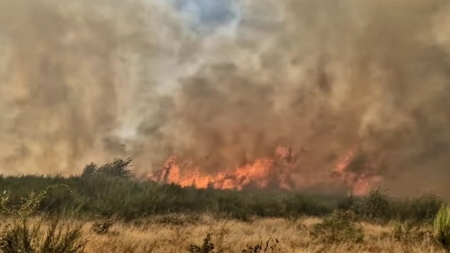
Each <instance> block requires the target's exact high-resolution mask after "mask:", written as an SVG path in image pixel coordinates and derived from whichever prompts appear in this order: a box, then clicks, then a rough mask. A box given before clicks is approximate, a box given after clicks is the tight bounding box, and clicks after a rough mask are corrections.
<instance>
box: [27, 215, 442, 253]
mask: <svg viewBox="0 0 450 253" xmlns="http://www.w3.org/2000/svg"><path fill="white" fill-rule="evenodd" d="M33 222H37V221H36V220H33ZM103 222H104V221H97V222H93V221H89V222H86V223H84V225H83V228H82V231H83V239H86V240H87V241H88V242H87V244H86V248H85V252H87V253H90V252H95V253H113V252H117V253H132V252H133V253H134V252H135V253H137V252H155V253H156V252H158V253H178V252H202V253H203V252H206V253H209V252H283V253H289V252H308V253H309V252H311V253H313V252H411V253H412V252H444V251H442V250H441V249H440V248H439V247H438V246H437V245H436V244H435V243H434V242H433V240H432V238H431V237H430V236H427V234H424V235H423V236H422V237H421V239H417V238H413V237H412V235H410V236H411V237H409V236H407V237H406V238H396V236H395V233H394V232H393V231H394V225H386V226H380V225H372V224H365V223H363V224H362V227H363V230H364V234H365V236H364V239H363V241H362V242H359V243H356V242H334V243H330V242H322V241H321V240H320V238H319V239H318V238H314V237H312V236H311V234H310V231H311V229H312V228H313V226H314V224H317V223H319V222H321V220H320V219H318V218H304V219H295V220H294V219H293V220H289V219H275V218H258V219H255V220H252V221H250V222H242V221H237V220H224V219H220V220H218V219H215V218H214V217H213V216H210V215H201V216H200V217H198V218H197V219H195V220H191V219H190V217H188V216H185V215H179V216H155V217H152V218H147V219H143V220H136V221H133V222H129V223H125V222H121V221H117V222H113V223H112V225H111V224H110V225H111V226H110V227H109V228H107V229H105V228H104V227H103V230H101V229H100V230H99V229H98V227H101V225H103V224H102V223H103ZM69 223H70V224H72V225H74V223H77V222H76V221H69ZM94 228H97V229H94ZM424 229H425V230H428V229H429V228H424ZM207 234H211V241H210V242H211V243H212V244H213V245H214V250H213V251H207V250H205V251H193V250H190V245H191V244H193V245H198V246H200V247H201V246H202V244H203V240H204V239H205V238H206V236H207ZM277 241H278V243H277ZM258 245H261V246H262V249H259V250H258V249H257V247H258ZM266 246H268V247H267V249H266Z"/></svg>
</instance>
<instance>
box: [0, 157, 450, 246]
mask: <svg viewBox="0 0 450 253" xmlns="http://www.w3.org/2000/svg"><path fill="white" fill-rule="evenodd" d="M130 163H131V160H130V159H128V160H121V159H116V160H114V161H113V162H112V163H108V164H105V165H103V166H97V165H95V164H90V165H88V166H86V167H85V169H84V170H83V172H82V174H81V175H79V176H72V177H61V176H15V177H6V176H0V192H3V195H1V198H0V211H1V213H0V253H13V252H33V253H41V252H42V253H44V252H51V253H69V252H70V253H79V252H183V251H184V252H201V253H218V252H246V253H248V252H303V251H297V250H298V249H303V250H306V251H308V252H342V251H347V252H348V251H352V252H362V251H364V252H379V251H395V252H397V251H401V252H422V250H423V251H428V252H429V251H430V250H433V251H434V252H439V250H443V251H449V250H450V207H448V206H447V205H445V204H444V203H443V201H442V200H441V199H439V198H437V197H435V196H420V197H417V198H413V199H398V198H392V197H390V196H389V194H388V192H387V191H384V190H381V189H375V190H373V191H372V192H371V193H370V194H368V195H367V196H365V197H363V198H355V197H336V196H312V195H301V194H294V193H288V192H267V191H266V192H261V191H259V192H258V191H251V190H246V191H241V192H236V191H219V190H214V189H204V190H198V189H194V188H181V187H179V186H177V185H173V184H171V185H167V184H158V183H155V182H141V181H137V180H134V179H133V177H132V173H131V170H130V169H129V166H130ZM128 234H129V235H128ZM151 236H153V237H151ZM139 238H141V239H139ZM145 238H147V239H145ZM88 239H89V241H88ZM127 240H129V241H127ZM387 244H389V245H387ZM394 248H395V249H394ZM168 249H169V250H168ZM417 249H420V250H417Z"/></svg>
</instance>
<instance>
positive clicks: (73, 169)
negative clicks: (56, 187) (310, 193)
mask: <svg viewBox="0 0 450 253" xmlns="http://www.w3.org/2000/svg"><path fill="white" fill-rule="evenodd" d="M278 145H282V146H290V147H292V148H293V150H294V152H295V151H297V152H298V153H299V154H298V156H299V165H298V166H297V167H296V173H297V174H298V175H299V176H300V177H302V178H303V179H304V180H316V179H317V178H323V177H326V176H328V174H329V172H330V171H331V169H332V167H333V164H335V162H336V159H337V158H339V157H341V156H343V155H344V154H345V153H346V152H348V151H349V150H351V149H353V148H355V147H358V148H360V149H361V150H363V152H364V153H365V154H366V156H367V157H369V160H371V159H372V160H373V161H376V162H377V166H379V168H378V169H379V173H380V174H381V175H382V176H383V178H384V181H383V182H384V184H386V185H387V186H388V187H389V188H390V189H391V190H392V191H393V192H397V193H407V192H410V191H411V190H416V189H418V188H423V189H424V191H432V192H436V193H443V192H445V191H448V190H450V188H449V187H450V186H449V185H450V184H448V182H449V180H450V169H449V168H448V166H449V164H450V156H449V151H450V4H449V2H448V1H446V0H367V1H358V0H334V1H329V0H316V1H310V0H283V1H269V0H234V1H233V0H214V1H211V0H170V1H164V0H130V1H125V0H107V1H101V0H77V1H59V0H15V1H12V0H0V173H5V174H23V173H63V174H74V173H79V172H80V171H81V169H82V167H83V166H84V165H85V164H87V163H90V162H96V163H102V162H105V161H109V160H111V159H112V158H114V157H132V158H133V159H134V169H135V170H136V172H137V173H138V174H144V173H148V172H150V171H152V170H155V169H158V168H159V166H160V165H161V164H162V163H163V161H164V160H166V159H167V158H168V157H169V156H170V155H176V156H178V157H179V158H180V159H190V160H192V161H193V162H194V163H195V164H197V165H198V166H199V167H200V168H202V170H205V171H208V172H218V171H222V170H225V169H227V168H232V167H235V166H238V165H240V164H242V163H244V162H248V161H253V160H255V159H257V158H261V157H267V156H271V155H272V154H273V152H274V149H275V147H276V146H278ZM300 151H301V152H300Z"/></svg>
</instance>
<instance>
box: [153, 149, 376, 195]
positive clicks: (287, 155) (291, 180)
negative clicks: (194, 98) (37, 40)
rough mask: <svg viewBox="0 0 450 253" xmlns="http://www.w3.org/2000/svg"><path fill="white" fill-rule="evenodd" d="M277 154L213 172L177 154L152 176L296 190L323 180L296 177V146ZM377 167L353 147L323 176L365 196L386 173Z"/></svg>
mask: <svg viewBox="0 0 450 253" xmlns="http://www.w3.org/2000/svg"><path fill="white" fill-rule="evenodd" d="M274 157H275V158H263V159H257V160H256V161H254V162H250V163H245V164H244V165H242V166H238V167H236V168H235V169H234V170H229V171H228V172H220V173H218V174H215V175H211V174H207V173H205V172H202V170H201V169H200V168H198V167H195V166H194V165H193V163H192V162H191V161H184V162H183V161H178V160H177V158H176V157H175V156H173V157H170V158H169V159H168V160H167V161H166V162H165V163H164V166H163V167H162V168H161V170H159V171H157V172H156V173H152V174H150V175H149V176H148V178H149V179H150V180H153V181H156V182H162V183H169V184H170V183H174V184H178V185H180V186H182V187H195V188H199V189H205V188H213V189H222V190H225V189H232V190H243V189H245V188H256V189H280V190H287V191H292V190H298V189H302V188H307V187H313V186H314V185H315V184H316V183H320V182H312V181H303V182H299V181H298V180H297V181H296V179H295V177H294V176H295V174H296V171H297V169H296V166H298V163H299V162H301V159H299V157H298V155H295V154H293V150H292V148H286V147H277V148H276V150H275V154H274ZM377 168H378V167H377V166H376V165H370V164H369V163H368V161H366V160H365V158H364V156H363V155H361V154H360V153H359V152H358V151H355V150H352V151H350V152H348V153H347V154H346V155H345V156H344V157H343V158H342V159H340V160H338V163H337V165H336V166H335V168H334V169H333V170H332V172H331V174H330V177H329V178H324V179H323V180H324V181H325V182H327V181H328V182H329V183H332V184H333V183H336V182H337V183H341V184H343V185H345V187H347V188H348V190H349V191H350V194H351V195H356V196H362V195H365V194H367V193H368V192H370V190H372V189H373V188H374V187H376V186H377V184H378V183H379V182H380V181H381V179H382V177H381V175H380V174H379V172H378V171H377ZM298 176H301V174H300V175H298ZM333 181H334V182H333ZM302 183H303V184H302Z"/></svg>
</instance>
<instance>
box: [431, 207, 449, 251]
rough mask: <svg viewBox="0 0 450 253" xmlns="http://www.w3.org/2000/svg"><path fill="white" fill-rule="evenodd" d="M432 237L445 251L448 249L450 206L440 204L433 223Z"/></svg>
mask: <svg viewBox="0 0 450 253" xmlns="http://www.w3.org/2000/svg"><path fill="white" fill-rule="evenodd" d="M433 230H434V238H435V240H436V241H437V242H438V244H439V245H441V246H442V247H443V248H444V249H445V250H446V251H450V207H449V206H448V205H446V204H445V205H442V207H441V208H440V209H439V211H438V213H437V214H436V217H435V218H434V224H433Z"/></svg>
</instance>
